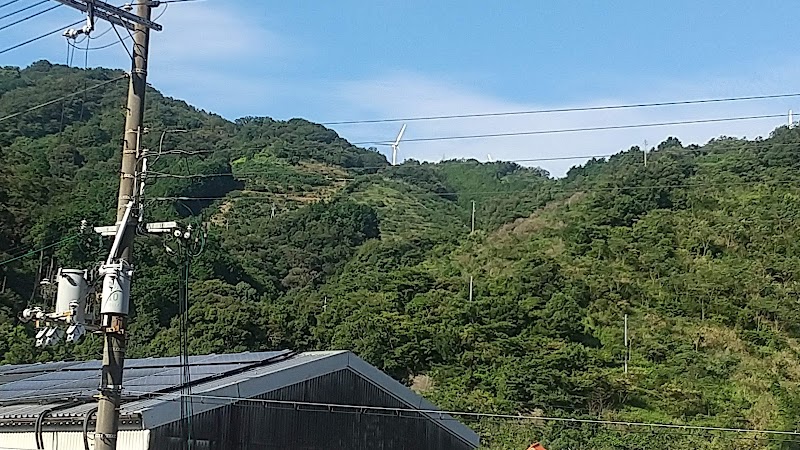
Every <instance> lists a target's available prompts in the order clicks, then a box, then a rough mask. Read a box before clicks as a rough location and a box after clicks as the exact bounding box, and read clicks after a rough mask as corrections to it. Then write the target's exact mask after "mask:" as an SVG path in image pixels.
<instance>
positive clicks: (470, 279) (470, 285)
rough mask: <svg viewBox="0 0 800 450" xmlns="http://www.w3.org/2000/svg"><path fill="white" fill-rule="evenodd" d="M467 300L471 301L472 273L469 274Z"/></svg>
mask: <svg viewBox="0 0 800 450" xmlns="http://www.w3.org/2000/svg"><path fill="white" fill-rule="evenodd" d="M469 301H470V302H472V275H470V276H469Z"/></svg>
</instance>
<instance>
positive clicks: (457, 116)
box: [321, 92, 800, 125]
mask: <svg viewBox="0 0 800 450" xmlns="http://www.w3.org/2000/svg"><path fill="white" fill-rule="evenodd" d="M790 97H800V92H792V93H786V94H770V95H750V96H744V97H722V98H707V99H699V100H677V101H666V102H653V103H631V104H621V105H601V106H579V107H573V108H550V109H529V110H523V111H504V112H490V113H475V114H450V115H439V116H416V117H397V118H388V119H365V120H341V121H332V122H321V124H322V125H354V124H370V123H392V122H419V121H428V120H447V119H469V118H478V117H503V116H522V115H532V114H552V113H565V112H578V111H607V110H613V109H634V108H652V107H658V106H677V105H697V104H704V103H724V102H738V101H745V100H768V99H776V98H790Z"/></svg>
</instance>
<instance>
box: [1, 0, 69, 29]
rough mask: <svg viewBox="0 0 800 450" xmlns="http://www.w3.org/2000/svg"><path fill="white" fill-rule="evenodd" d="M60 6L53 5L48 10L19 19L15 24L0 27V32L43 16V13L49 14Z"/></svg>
mask: <svg viewBox="0 0 800 450" xmlns="http://www.w3.org/2000/svg"><path fill="white" fill-rule="evenodd" d="M60 6H61V4H58V5H55V6H51V7H50V8H47V9H43V10H41V11H39V12H37V13H34V14H31V15H29V16H27V17H23V18H22V19H19V20H17V21H16V22H11V23H10V24H8V25H4V26H2V27H0V31H3V30H5V29H6V28H10V27H13V26H14V25H19V24H21V23H22V22H25V21H26V20H31V19H33V18H34V17H38V16H41V15H42V14H44V13H46V12H50V11H52V10H54V9H56V8H58V7H60Z"/></svg>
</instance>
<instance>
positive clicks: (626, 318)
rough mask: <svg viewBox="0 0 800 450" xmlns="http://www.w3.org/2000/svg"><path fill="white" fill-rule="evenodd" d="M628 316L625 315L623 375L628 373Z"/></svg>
mask: <svg viewBox="0 0 800 450" xmlns="http://www.w3.org/2000/svg"><path fill="white" fill-rule="evenodd" d="M629 354H630V352H629V351H628V315H627V314H625V373H628V355H629Z"/></svg>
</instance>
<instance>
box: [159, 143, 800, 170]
mask: <svg viewBox="0 0 800 450" xmlns="http://www.w3.org/2000/svg"><path fill="white" fill-rule="evenodd" d="M707 145H715V144H707ZM783 146H791V147H800V143H794V142H791V143H788V142H787V143H772V142H760V143H759V142H756V143H751V144H745V145H742V146H740V147H738V148H731V149H725V150H729V151H734V150H743V149H748V150H753V149H758V148H761V147H764V148H771V147H783ZM237 150H241V149H237ZM639 151H641V149H639ZM709 151H710V150H709V149H708V148H707V147H706V146H703V147H697V148H681V149H679V150H671V149H667V150H659V151H656V152H650V151H648V153H654V154H655V155H663V154H675V153H682V154H688V153H694V152H709ZM201 152H204V151H202V150H198V151H195V152H191V151H186V150H172V151H166V152H163V154H165V155H167V154H170V153H175V154H198V153H201ZM625 152H627V150H624V151H622V152H617V153H600V154H589V155H571V156H552V157H541V158H518V159H498V160H496V161H478V160H476V159H471V158H467V159H465V160H448V161H447V165H450V164H467V165H469V164H475V163H479V164H494V163H497V164H502V163H532V162H546V161H572V160H579V159H585V160H590V159H598V158H610V157H612V156H617V155H622V154H625ZM205 153H209V151H205ZM426 164H429V165H435V164H440V162H422V163H421V164H420V165H410V164H399V165H394V166H392V165H390V164H384V165H382V166H363V167H346V168H344V170H349V171H356V170H381V169H384V170H391V169H413V168H417V167H420V168H424V167H426ZM266 173H268V172H267V171H263V170H262V171H241V172H240V171H234V172H220V173H198V174H189V175H183V174H174V173H166V172H156V171H151V172H150V174H151V175H153V176H154V178H184V179H185V178H214V177H240V176H248V175H262V174H266ZM340 179H344V178H340Z"/></svg>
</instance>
